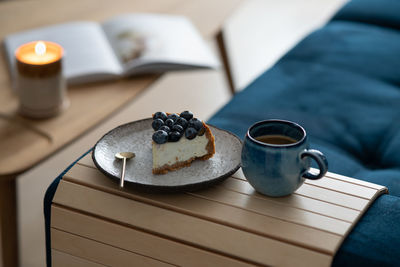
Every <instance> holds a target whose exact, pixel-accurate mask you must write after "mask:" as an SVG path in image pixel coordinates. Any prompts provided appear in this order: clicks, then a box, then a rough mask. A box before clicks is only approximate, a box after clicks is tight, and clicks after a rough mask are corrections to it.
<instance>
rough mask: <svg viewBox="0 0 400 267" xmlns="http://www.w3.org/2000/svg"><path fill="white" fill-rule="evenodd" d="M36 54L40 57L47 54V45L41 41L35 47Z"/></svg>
mask: <svg viewBox="0 0 400 267" xmlns="http://www.w3.org/2000/svg"><path fill="white" fill-rule="evenodd" d="M35 53H36V54H37V55H39V56H43V55H44V54H45V53H46V44H45V43H44V42H42V41H39V42H37V43H36V45H35Z"/></svg>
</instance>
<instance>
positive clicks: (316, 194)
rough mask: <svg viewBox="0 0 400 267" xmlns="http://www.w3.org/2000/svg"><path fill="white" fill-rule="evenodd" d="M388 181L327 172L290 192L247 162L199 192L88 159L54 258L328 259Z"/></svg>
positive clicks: (286, 262)
mask: <svg viewBox="0 0 400 267" xmlns="http://www.w3.org/2000/svg"><path fill="white" fill-rule="evenodd" d="M386 192H387V189H386V188H385V187H383V186H380V185H376V184H371V183H367V182H363V181H360V180H356V179H353V178H349V177H345V176H341V175H337V174H333V173H328V174H327V175H326V176H325V177H324V178H322V179H320V180H317V181H306V183H305V184H304V185H302V186H301V187H300V188H299V189H298V190H297V191H296V192H295V193H294V194H292V195H291V196H288V197H282V198H269V197H266V196H263V195H260V194H258V193H256V192H255V191H254V189H253V188H252V187H251V186H250V185H249V184H248V183H247V181H246V180H245V178H244V176H243V174H242V173H241V171H240V170H239V171H238V172H237V173H235V174H234V175H232V177H230V178H228V179H227V180H225V181H224V182H222V183H221V184H219V185H217V186H213V187H211V188H209V189H205V190H202V191H197V192H184V193H176V194H150V193H143V192H139V191H136V190H135V189H134V188H133V187H132V186H129V184H128V187H125V188H124V189H122V190H120V189H119V188H118V184H117V183H116V182H115V181H113V180H111V179H109V178H107V177H106V176H104V175H103V174H102V173H101V172H100V171H99V170H97V169H96V167H95V166H94V164H93V162H92V159H91V156H90V155H88V156H86V157H84V158H83V159H81V160H80V161H79V162H78V163H77V164H76V165H75V166H74V167H73V168H72V169H71V170H70V171H69V172H68V173H67V174H66V175H65V177H64V178H63V180H62V181H61V182H60V184H59V187H58V189H57V191H56V194H55V197H54V200H53V204H52V215H51V247H52V262H53V266H72V265H73V266H104V265H106V266H128V265H135V266H153V265H154V266H169V265H175V266H176V265H178V266H250V265H257V266H329V265H330V263H331V261H332V259H333V256H334V255H335V253H336V251H337V250H338V248H339V247H340V245H341V243H342V241H343V240H344V238H345V237H346V235H347V234H348V233H349V232H350V230H351V229H352V227H353V226H354V225H355V224H356V223H357V221H358V220H359V219H360V218H361V216H362V215H363V213H364V212H365V211H366V210H367V209H368V207H369V206H370V204H371V203H372V202H373V201H374V200H375V199H376V198H377V197H378V196H379V195H381V194H383V193H386Z"/></svg>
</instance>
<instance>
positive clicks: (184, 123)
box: [175, 117, 188, 129]
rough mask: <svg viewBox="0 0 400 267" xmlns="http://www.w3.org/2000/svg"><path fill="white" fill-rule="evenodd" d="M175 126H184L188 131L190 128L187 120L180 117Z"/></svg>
mask: <svg viewBox="0 0 400 267" xmlns="http://www.w3.org/2000/svg"><path fill="white" fill-rule="evenodd" d="M175 124H177V125H180V126H182V128H183V129H186V127H187V126H188V122H187V120H186V119H185V118H182V117H179V118H178V119H177V120H176V122H175Z"/></svg>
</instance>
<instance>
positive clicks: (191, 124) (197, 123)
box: [188, 118, 203, 131]
mask: <svg viewBox="0 0 400 267" xmlns="http://www.w3.org/2000/svg"><path fill="white" fill-rule="evenodd" d="M188 127H193V128H195V129H196V130H197V131H200V129H201V128H202V127H203V122H202V121H201V120H199V119H196V118H193V119H191V120H190V121H189V125H188Z"/></svg>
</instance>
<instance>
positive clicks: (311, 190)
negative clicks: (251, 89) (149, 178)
mask: <svg viewBox="0 0 400 267" xmlns="http://www.w3.org/2000/svg"><path fill="white" fill-rule="evenodd" d="M78 164H79V165H84V166H87V167H91V168H93V169H96V170H97V168H96V166H95V165H94V163H93V161H92V158H91V154H89V155H87V156H85V157H84V158H82V159H81V160H80V161H79V163H78ZM232 177H235V178H237V179H238V180H241V181H242V182H243V183H240V186H239V185H235V186H238V187H239V188H240V189H239V192H241V193H246V194H253V193H254V189H253V187H252V186H251V185H250V184H249V183H248V182H247V180H246V178H245V177H244V175H243V172H242V170H241V169H239V170H238V171H237V172H236V173H235V174H233V175H232ZM228 181H229V182H228V184H229V186H228V188H231V189H233V188H232V186H233V185H232V184H230V183H231V182H230V181H232V180H228ZM232 183H234V182H232ZM378 188H380V187H379V186H378ZM233 190H238V188H236V189H233ZM296 195H299V196H303V197H306V198H309V199H315V200H319V201H322V202H327V203H331V204H334V205H337V206H340V207H344V208H350V209H353V210H356V211H360V210H362V209H363V208H364V207H365V206H366V205H367V204H368V200H366V199H364V198H359V197H356V196H351V195H348V194H344V193H340V192H337V191H336V190H334V191H332V190H329V189H325V188H321V187H315V186H312V185H308V184H303V185H302V186H301V187H300V188H299V189H298V190H297V191H296V192H295V193H294V194H293V196H296ZM313 208H314V209H318V207H313ZM310 211H315V212H318V211H317V210H310ZM344 216H346V215H344ZM347 216H350V217H352V216H354V215H347ZM350 217H349V218H350ZM347 219H348V218H347Z"/></svg>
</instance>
